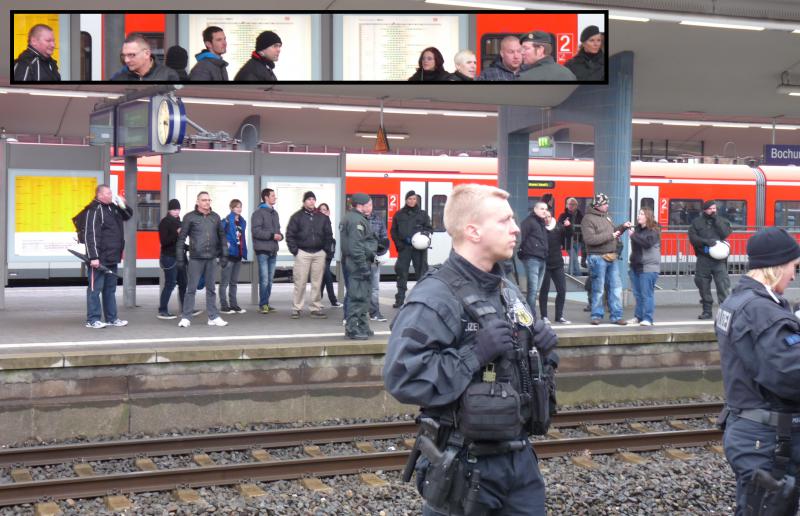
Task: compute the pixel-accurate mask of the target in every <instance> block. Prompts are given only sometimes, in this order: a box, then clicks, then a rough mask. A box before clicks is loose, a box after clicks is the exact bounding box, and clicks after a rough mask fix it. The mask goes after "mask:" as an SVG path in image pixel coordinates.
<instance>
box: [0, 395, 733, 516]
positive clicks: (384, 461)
mask: <svg viewBox="0 0 800 516" xmlns="http://www.w3.org/2000/svg"><path fill="white" fill-rule="evenodd" d="M719 408H720V404H718V403H703V404H689V405H664V406H652V407H637V408H630V409H629V408H623V409H620V408H614V409H595V410H586V411H575V412H565V413H562V414H560V415H559V416H557V418H556V421H555V425H556V426H558V427H561V428H567V427H577V426H582V425H585V426H588V425H600V424H609V423H619V422H626V421H627V422H632V421H639V422H641V421H659V420H663V419H665V418H672V419H681V418H697V417H702V416H705V415H709V414H712V413H714V412H716V411H717V410H718V409H719ZM415 432H416V425H414V424H413V423H409V422H400V423H378V424H362V425H347V426H339V427H317V428H293V429H282V430H270V431H265V432H240V433H231V434H212V435H198V436H187V437H181V438H174V439H173V438H167V439H165V438H160V439H142V440H131V441H116V442H107V443H89V444H80V445H58V446H41V447H33V448H19V449H10V450H2V451H0V467H5V468H8V467H12V468H16V469H17V470H19V469H21V468H23V467H24V466H32V465H41V464H55V463H69V462H74V463H82V462H87V461H90V460H111V459H119V458H126V457H140V458H141V457H143V456H154V457H155V456H159V455H168V454H173V455H177V454H197V453H202V452H208V451H225V450H248V449H251V450H252V449H253V448H260V449H268V448H285V447H293V446H308V445H309V444H311V443H315V444H322V443H342V442H356V443H358V442H362V443H368V442H369V441H375V440H392V439H394V440H397V439H400V438H402V437H403V436H408V435H409V434H412V433H415ZM721 437H722V434H721V432H720V431H719V430H716V429H689V430H679V431H669V432H648V433H636V434H624V435H601V436H593V437H579V438H566V439H551V440H541V441H537V442H536V443H535V447H536V452H537V455H538V456H539V457H541V458H551V457H559V456H565V455H571V454H586V453H587V452H588V453H590V454H608V453H614V452H617V451H619V450H626V451H631V452H635V451H652V450H659V449H661V448H664V447H673V448H680V447H699V446H705V445H708V444H709V443H712V442H715V441H719V440H720V439H721ZM361 449H362V451H363V450H368V451H369V447H361ZM408 453H409V451H408V450H407V449H406V450H401V451H387V452H374V453H373V452H367V453H359V454H355V455H347V456H315V457H310V458H302V459H290V460H267V461H265V462H248V463H243V464H230V465H216V464H213V463H211V464H208V465H205V466H202V467H191V468H178V469H169V470H155V471H137V472H132V473H124V474H123V473H119V474H111V475H91V474H90V475H89V476H85V477H79V478H64V479H53V480H42V481H22V482H15V483H12V484H4V485H0V506H6V505H17V504H22V503H31V502H35V501H37V500H40V499H42V498H43V497H48V498H52V499H64V498H87V497H96V496H103V495H107V494H109V493H116V492H145V491H165V490H167V491H168V490H173V489H176V488H177V487H179V486H192V487H199V486H211V485H229V484H237V483H240V482H242V481H244V480H248V481H256V480H258V481H275V480H291V479H297V478H301V477H305V476H308V475H312V476H331V475H346V474H357V473H359V472H363V471H367V470H368V471H375V470H397V469H401V468H402V467H403V466H404V464H405V462H406V459H407V456H408Z"/></svg>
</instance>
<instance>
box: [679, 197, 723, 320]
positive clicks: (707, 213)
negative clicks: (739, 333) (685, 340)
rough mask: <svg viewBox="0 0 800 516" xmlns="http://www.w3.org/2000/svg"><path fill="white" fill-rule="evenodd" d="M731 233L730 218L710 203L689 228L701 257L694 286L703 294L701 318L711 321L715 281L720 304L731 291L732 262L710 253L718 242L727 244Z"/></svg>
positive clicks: (711, 201) (690, 236) (712, 202)
mask: <svg viewBox="0 0 800 516" xmlns="http://www.w3.org/2000/svg"><path fill="white" fill-rule="evenodd" d="M730 234H731V223H730V222H728V219H726V218H725V217H722V216H720V215H717V202H716V201H713V200H709V201H706V202H704V203H703V213H702V215H700V216H699V217H697V218H695V219H694V220H693V221H692V224H691V225H690V226H689V241H690V242H691V243H692V246H693V247H694V254H695V255H697V264H696V269H695V272H694V284H695V285H697V289H698V290H699V291H700V304H701V305H703V312H702V313H701V314H700V315H699V316H697V318H698V319H711V317H712V315H711V306H712V305H713V304H714V298H713V297H711V278H712V277H713V278H714V283H715V284H716V286H717V300H718V301H719V304H722V302H723V301H725V298H726V297H728V294H729V293H730V290H731V280H730V278H728V259H727V257H726V258H723V259H722V260H717V259H714V258H712V257H711V255H710V254H708V250H709V248H710V247H713V246H714V244H716V243H717V242H718V241H724V240H725V239H726V238H728V235H730Z"/></svg>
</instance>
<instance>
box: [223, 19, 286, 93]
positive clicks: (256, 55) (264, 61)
mask: <svg viewBox="0 0 800 516" xmlns="http://www.w3.org/2000/svg"><path fill="white" fill-rule="evenodd" d="M282 46H283V42H281V38H280V36H278V35H277V34H275V33H274V32H272V31H271V30H265V31H264V32H262V33H261V34H259V35H258V37H257V38H256V49H255V51H253V53H252V55H251V56H250V59H249V60H248V61H247V62H246V63H245V64H244V66H242V68H241V70H239V73H237V74H236V77H234V79H233V80H234V81H259V82H277V80H278V78H277V77H276V76H275V73H274V72H273V71H272V70H273V69H274V68H275V62H276V61H277V60H278V58H279V57H280V55H281V47H282Z"/></svg>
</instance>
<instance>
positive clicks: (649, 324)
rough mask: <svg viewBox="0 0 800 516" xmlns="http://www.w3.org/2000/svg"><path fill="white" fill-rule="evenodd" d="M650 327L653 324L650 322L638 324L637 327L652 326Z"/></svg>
mask: <svg viewBox="0 0 800 516" xmlns="http://www.w3.org/2000/svg"><path fill="white" fill-rule="evenodd" d="M652 325H653V323H651V322H650V321H642V322H640V323H639V326H652Z"/></svg>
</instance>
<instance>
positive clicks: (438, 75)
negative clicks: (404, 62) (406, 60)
mask: <svg viewBox="0 0 800 516" xmlns="http://www.w3.org/2000/svg"><path fill="white" fill-rule="evenodd" d="M449 80H450V72H448V71H447V70H444V69H442V70H431V71H428V70H423V69H422V68H417V71H416V72H414V75H412V76H411V77H409V78H408V82H431V81H449Z"/></svg>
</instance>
